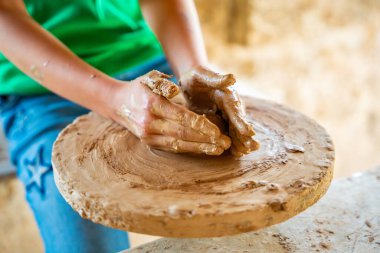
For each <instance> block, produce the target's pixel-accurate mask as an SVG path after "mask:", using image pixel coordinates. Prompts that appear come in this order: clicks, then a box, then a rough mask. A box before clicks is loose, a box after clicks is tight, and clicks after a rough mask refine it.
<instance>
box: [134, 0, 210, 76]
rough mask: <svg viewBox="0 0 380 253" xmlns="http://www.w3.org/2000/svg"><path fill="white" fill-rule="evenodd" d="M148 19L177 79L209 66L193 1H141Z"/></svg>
mask: <svg viewBox="0 0 380 253" xmlns="http://www.w3.org/2000/svg"><path fill="white" fill-rule="evenodd" d="M140 4H141V8H142V12H143V14H144V17H145V19H146V21H147V23H148V24H149V26H150V27H151V28H152V30H153V32H154V33H155V34H156V36H157V37H158V39H159V41H160V42H161V45H162V47H163V49H164V51H165V55H166V56H167V58H168V60H169V62H170V64H171V66H172V67H173V68H174V72H175V74H176V76H177V77H179V76H180V75H181V74H182V73H184V72H186V71H188V70H189V69H190V68H191V67H193V66H196V65H207V55H206V50H205V46H204V42H203V37H202V32H201V29H200V25H199V21H198V15H197V12H196V9H195V6H194V3H193V1H191V0H165V1H157V0H140Z"/></svg>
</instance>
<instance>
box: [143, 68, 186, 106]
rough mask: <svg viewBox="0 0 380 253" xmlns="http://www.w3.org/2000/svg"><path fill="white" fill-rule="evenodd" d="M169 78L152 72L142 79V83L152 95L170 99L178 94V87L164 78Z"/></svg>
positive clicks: (154, 71)
mask: <svg viewBox="0 0 380 253" xmlns="http://www.w3.org/2000/svg"><path fill="white" fill-rule="evenodd" d="M170 77H171V76H169V75H166V74H164V73H161V72H159V71H157V70H152V71H150V72H149V73H148V74H146V76H145V77H144V78H143V79H142V81H141V82H142V83H144V84H146V85H147V86H148V87H149V88H150V89H151V90H152V91H153V92H154V93H156V94H158V95H161V96H164V97H166V98H167V99H171V98H173V97H174V96H176V95H177V94H178V93H179V88H178V86H177V85H176V84H175V83H173V82H171V81H170V80H168V79H166V78H170Z"/></svg>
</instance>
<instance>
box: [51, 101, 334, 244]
mask: <svg viewBox="0 0 380 253" xmlns="http://www.w3.org/2000/svg"><path fill="white" fill-rule="evenodd" d="M244 101H245V104H246V109H247V117H248V119H249V121H250V122H251V123H252V124H253V125H254V128H255V131H256V136H255V139H256V140H257V141H258V142H259V143H260V144H261V147H260V149H259V150H258V151H255V152H252V153H251V154H249V155H246V156H243V157H240V158H235V157H233V156H232V155H230V154H229V152H226V153H225V154H223V155H222V156H206V155H189V154H174V153H168V152H164V151H159V150H154V149H150V148H149V147H147V146H146V145H144V144H142V143H141V142H140V141H139V139H137V138H136V137H135V136H134V135H133V134H132V133H130V132H129V131H128V130H126V129H125V128H123V127H121V126H120V125H118V124H116V123H114V122H112V121H110V120H106V119H104V118H102V117H100V116H98V115H97V114H95V113H90V114H87V115H84V116H81V117H79V118H78V119H76V120H75V121H74V122H73V123H72V124H71V125H69V126H67V127H66V128H65V129H64V130H63V131H62V132H61V134H60V135H59V137H58V139H57V140H56V142H55V144H54V150H53V158H52V159H53V166H54V176H55V182H56V184H57V186H58V188H59V190H60V192H61V194H62V195H63V197H64V198H65V199H66V201H67V202H68V203H69V204H70V205H71V206H72V207H73V208H74V209H75V210H76V211H77V212H78V213H79V214H80V215H81V216H82V217H84V218H87V219H90V220H92V221H94V222H97V223H101V224H104V225H106V226H110V227H113V228H118V229H123V230H127V231H133V232H138V233H144V234H151V235H159V236H165V237H213V236H224V235H231V234H237V233H242V232H247V231H252V230H256V229H259V228H263V227H267V226H270V225H273V224H276V223H279V222H282V221H285V220H287V219H289V218H290V217H292V216H294V215H296V214H298V213H300V212H301V211H303V210H305V209H306V208H307V207H309V206H311V205H312V204H314V203H315V202H316V201H317V200H318V199H319V198H321V196H322V195H323V194H324V193H325V192H326V190H327V188H328V186H329V185H330V182H331V179H332V174H333V161H334V148H333V143H332V141H331V138H330V137H329V136H328V134H327V133H326V131H325V130H324V129H323V128H322V127H321V126H320V125H318V124H317V123H316V122H315V121H313V120H311V119H309V118H307V117H306V116H304V115H302V114H300V113H298V112H295V111H293V110H290V109H288V108H286V107H284V106H282V105H279V104H275V103H272V102H268V101H265V100H259V99H254V98H244Z"/></svg>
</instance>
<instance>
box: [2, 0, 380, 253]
mask: <svg viewBox="0 0 380 253" xmlns="http://www.w3.org/2000/svg"><path fill="white" fill-rule="evenodd" d="M196 2H197V4H198V9H199V12H200V16H201V20H202V27H203V30H204V34H205V39H206V43H207V48H208V52H209V54H210V59H211V61H212V63H213V64H215V65H216V66H218V67H219V68H221V69H222V70H224V71H227V72H232V73H235V74H236V76H237V78H238V81H239V87H238V89H239V90H240V91H241V92H242V93H245V94H255V95H257V96H261V97H266V98H269V99H272V100H275V101H278V102H281V103H284V104H287V105H289V106H291V107H293V108H294V109H297V110H299V111H301V112H303V113H305V114H306V115H308V116H310V117H312V118H314V119H316V120H317V121H318V122H319V123H321V124H322V125H323V126H324V127H325V128H326V129H327V130H328V132H329V133H330V134H331V135H332V138H333V140H334V142H335V145H336V157H337V160H336V169H335V176H336V177H343V176H347V175H350V174H352V173H354V172H358V171H363V170H366V169H369V168H372V167H374V166H375V165H378V164H380V103H379V100H380V1H377V0H350V1H343V0H336V1H328V0H319V1H308V0H292V1H290V0H289V1H285V0H261V1H259V0H255V1H254V0H236V1H235V0H208V1H201V0H198V1H196ZM234 3H235V4H234ZM236 3H238V5H236ZM0 142H1V143H4V141H3V140H2V139H1V137H0ZM0 153H1V152H0ZM0 157H1V154H0ZM0 235H1V236H0V253H2V252H30V253H33V252H36V253H37V252H42V251H43V247H42V244H41V241H40V239H39V236H38V232H37V229H36V227H35V224H34V220H33V218H32V215H31V212H30V210H29V209H28V207H27V205H26V203H25V201H24V197H23V189H22V187H21V185H20V184H19V183H18V182H17V180H15V179H14V178H13V177H8V178H1V179H0ZM132 239H133V244H134V245H136V244H138V243H140V242H142V241H147V240H150V239H152V238H151V237H148V238H147V237H145V236H139V235H136V234H133V235H132Z"/></svg>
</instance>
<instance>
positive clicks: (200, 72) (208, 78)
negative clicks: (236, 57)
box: [192, 67, 236, 89]
mask: <svg viewBox="0 0 380 253" xmlns="http://www.w3.org/2000/svg"><path fill="white" fill-rule="evenodd" d="M192 77H193V78H194V79H195V80H196V81H198V83H199V84H200V85H202V84H203V85H205V86H207V87H210V88H213V89H224V88H227V87H228V86H231V85H233V84H234V83H235V82H236V80H235V77H234V75H232V74H226V75H222V74H219V73H216V72H214V71H212V70H209V69H207V68H204V67H197V68H195V69H194V70H193V72H192Z"/></svg>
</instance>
